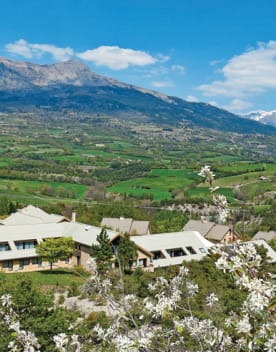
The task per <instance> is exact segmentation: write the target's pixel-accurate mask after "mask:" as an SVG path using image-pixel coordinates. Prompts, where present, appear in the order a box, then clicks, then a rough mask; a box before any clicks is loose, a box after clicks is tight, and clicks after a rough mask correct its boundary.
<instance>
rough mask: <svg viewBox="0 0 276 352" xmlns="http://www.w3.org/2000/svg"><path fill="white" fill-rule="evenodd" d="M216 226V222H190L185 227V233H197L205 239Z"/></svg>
mask: <svg viewBox="0 0 276 352" xmlns="http://www.w3.org/2000/svg"><path fill="white" fill-rule="evenodd" d="M214 226H215V223H214V222H204V221H201V220H189V221H188V222H187V224H186V225H185V226H184V227H183V230H184V231H197V232H199V233H200V234H201V235H202V236H203V237H205V236H206V235H207V233H208V232H209V231H210V230H211V228H212V227H214Z"/></svg>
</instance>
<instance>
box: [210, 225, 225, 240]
mask: <svg viewBox="0 0 276 352" xmlns="http://www.w3.org/2000/svg"><path fill="white" fill-rule="evenodd" d="M228 231H229V226H226V225H217V224H216V225H215V226H213V227H212V228H211V230H210V231H209V232H208V233H207V235H206V236H205V237H206V238H208V240H216V241H221V240H222V239H223V238H224V236H225V235H226V234H227V232H228Z"/></svg>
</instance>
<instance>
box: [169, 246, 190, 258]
mask: <svg viewBox="0 0 276 352" xmlns="http://www.w3.org/2000/svg"><path fill="white" fill-rule="evenodd" d="M166 251H167V252H168V254H169V256H170V257H182V256H184V255H187V253H186V252H184V250H183V248H172V249H166Z"/></svg>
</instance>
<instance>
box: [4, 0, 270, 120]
mask: <svg viewBox="0 0 276 352" xmlns="http://www.w3.org/2000/svg"><path fill="white" fill-rule="evenodd" d="M0 5H1V12H0V33H1V36H0V55H1V56H4V57H7V58H11V59H15V60H25V61H30V62H34V63H40V64H47V63H53V62H57V61H63V60H67V59H70V58H73V59H79V60H83V61H84V62H85V63H86V64H87V65H88V66H89V67H90V68H91V69H92V70H93V71H95V72H97V73H99V74H104V75H107V76H110V77H113V78H116V79H118V80H121V81H124V82H127V83H131V84H134V85H138V86H142V87H145V88H149V89H154V90H157V91H161V92H164V93H166V94H168V95H174V96H178V97H180V98H184V99H187V100H191V101H204V102H207V103H211V104H214V105H217V106H219V107H222V108H226V109H228V110H230V111H233V112H235V113H238V112H246V111H251V110H256V109H261V110H271V109H276V99H275V98H276V1H275V0H262V1H260V0H170V1H164V0H77V1H76V0H0Z"/></svg>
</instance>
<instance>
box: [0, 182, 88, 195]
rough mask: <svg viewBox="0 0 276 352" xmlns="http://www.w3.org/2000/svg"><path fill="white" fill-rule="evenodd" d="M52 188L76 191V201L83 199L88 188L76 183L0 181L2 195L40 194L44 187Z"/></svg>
mask: <svg viewBox="0 0 276 352" xmlns="http://www.w3.org/2000/svg"><path fill="white" fill-rule="evenodd" d="M45 185H48V186H51V187H53V188H54V189H58V188H59V187H63V188H64V189H66V190H74V191H75V194H76V199H83V196H84V194H85V192H86V190H87V188H88V186H85V185H78V184H75V183H65V182H41V181H24V180H5V179H0V192H1V193H7V192H8V191H9V192H12V193H20V194H21V195H30V194H34V193H36V192H37V193H38V192H39V190H40V189H41V187H42V186H45Z"/></svg>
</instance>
